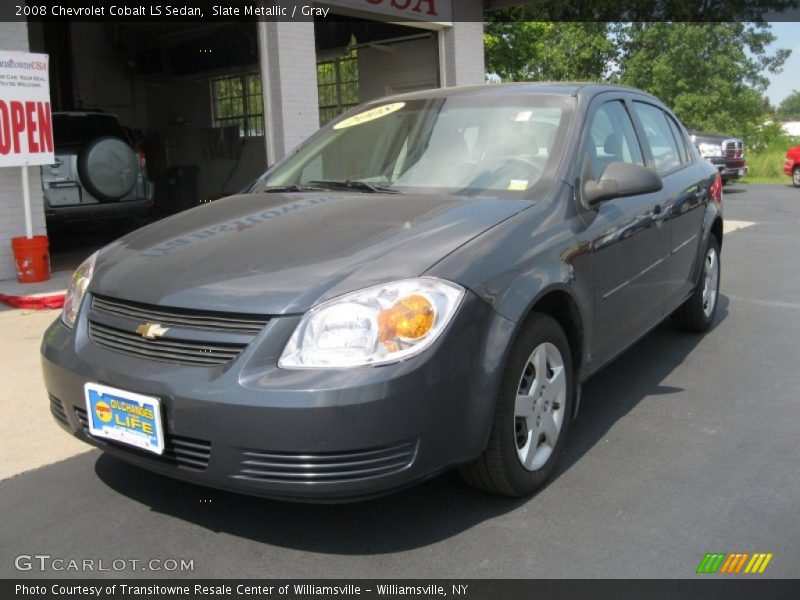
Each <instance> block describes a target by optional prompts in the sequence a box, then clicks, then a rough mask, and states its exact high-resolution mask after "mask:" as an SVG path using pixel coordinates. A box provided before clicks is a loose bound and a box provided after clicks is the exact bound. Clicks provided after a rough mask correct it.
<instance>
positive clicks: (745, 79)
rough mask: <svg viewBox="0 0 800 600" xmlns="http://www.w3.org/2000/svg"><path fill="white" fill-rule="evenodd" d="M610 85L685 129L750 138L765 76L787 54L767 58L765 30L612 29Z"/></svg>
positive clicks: (741, 26) (722, 26)
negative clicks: (654, 101)
mask: <svg viewBox="0 0 800 600" xmlns="http://www.w3.org/2000/svg"><path fill="white" fill-rule="evenodd" d="M614 33H615V38H616V43H617V46H618V48H619V56H620V60H619V64H618V67H619V69H618V72H617V74H616V78H617V79H618V80H619V81H620V82H622V83H625V84H628V85H632V86H634V87H639V88H642V89H645V90H647V91H648V92H650V93H652V94H654V95H655V96H657V97H658V98H660V99H661V100H663V101H664V102H665V103H666V104H667V105H668V106H670V107H671V108H672V109H673V110H674V111H675V113H676V114H677V115H678V117H679V118H680V119H681V120H682V121H683V122H684V123H685V124H686V125H687V126H689V127H695V128H697V129H702V130H706V131H711V132H715V131H716V132H724V133H732V134H735V135H741V136H745V137H747V136H754V135H756V134H757V131H758V128H759V126H760V124H761V121H763V115H764V97H763V92H764V91H765V90H766V88H767V86H768V85H769V79H768V76H767V75H768V74H769V73H779V72H780V71H781V69H782V67H783V64H784V62H785V61H786V59H787V58H788V57H789V54H790V52H791V51H790V50H784V49H779V50H776V51H775V52H774V53H770V52H768V49H767V47H768V46H769V44H770V43H771V42H773V41H774V40H775V36H774V35H772V33H771V28H770V26H769V24H768V23H757V24H752V23H630V24H623V25H618V26H616V30H615V32H614Z"/></svg>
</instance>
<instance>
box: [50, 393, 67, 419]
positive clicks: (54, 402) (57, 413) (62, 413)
mask: <svg viewBox="0 0 800 600" xmlns="http://www.w3.org/2000/svg"><path fill="white" fill-rule="evenodd" d="M48 395H49V396H50V412H51V413H52V414H53V416H54V417H55V418H56V420H57V421H60V422H61V423H63V424H64V425H69V419H68V418H67V411H66V410H65V409H64V403H63V402H61V400H59V399H58V398H56V397H55V396H53V395H52V394H48Z"/></svg>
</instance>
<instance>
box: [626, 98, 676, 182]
mask: <svg viewBox="0 0 800 600" xmlns="http://www.w3.org/2000/svg"><path fill="white" fill-rule="evenodd" d="M633 106H634V110H636V115H637V116H638V117H639V120H640V121H641V122H642V127H644V133H645V137H646V138H647V143H648V144H649V145H650V152H651V153H652V154H653V160H654V161H655V168H656V171H657V172H658V174H659V175H665V174H667V173H669V172H670V171H673V170H675V169H676V168H678V167H680V166H681V164H682V162H683V161H681V152H680V150H679V149H678V143H677V142H676V141H675V136H674V135H673V133H672V129H670V126H669V122H668V121H667V115H666V114H665V113H664V111H663V110H661V109H660V108H658V107H656V106H653V105H652V104H645V103H644V102H634V103H633ZM683 154H684V156H685V155H686V148H685V147H684V148H683Z"/></svg>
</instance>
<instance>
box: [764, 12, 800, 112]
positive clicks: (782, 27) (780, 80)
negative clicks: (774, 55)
mask: <svg viewBox="0 0 800 600" xmlns="http://www.w3.org/2000/svg"><path fill="white" fill-rule="evenodd" d="M772 33H773V34H774V35H775V37H777V38H778V39H777V40H775V41H774V42H773V43H772V45H771V46H770V48H771V49H772V50H775V49H777V48H789V49H790V50H791V51H792V55H791V56H790V57H789V60H787V61H786V62H785V63H784V64H783V71H782V72H781V73H780V74H779V75H769V78H770V86H769V87H768V88H767V97H768V98H769V101H770V103H771V104H772V105H773V106H777V105H778V104H780V103H781V100H783V99H784V98H786V96H788V95H789V94H791V93H792V91H793V90H800V23H798V22H791V23H777V22H773V23H772Z"/></svg>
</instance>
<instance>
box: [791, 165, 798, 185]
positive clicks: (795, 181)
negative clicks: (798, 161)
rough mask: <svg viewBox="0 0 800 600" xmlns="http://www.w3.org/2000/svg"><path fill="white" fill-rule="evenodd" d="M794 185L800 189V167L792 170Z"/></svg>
mask: <svg viewBox="0 0 800 600" xmlns="http://www.w3.org/2000/svg"><path fill="white" fill-rule="evenodd" d="M792 185H793V186H794V187H800V166H797V167H795V168H794V169H792Z"/></svg>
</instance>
